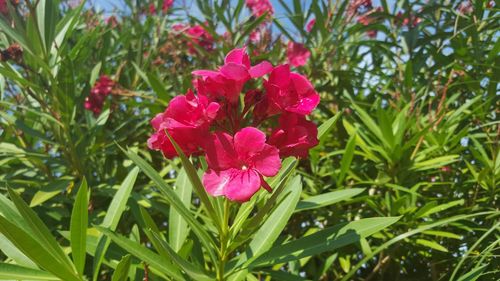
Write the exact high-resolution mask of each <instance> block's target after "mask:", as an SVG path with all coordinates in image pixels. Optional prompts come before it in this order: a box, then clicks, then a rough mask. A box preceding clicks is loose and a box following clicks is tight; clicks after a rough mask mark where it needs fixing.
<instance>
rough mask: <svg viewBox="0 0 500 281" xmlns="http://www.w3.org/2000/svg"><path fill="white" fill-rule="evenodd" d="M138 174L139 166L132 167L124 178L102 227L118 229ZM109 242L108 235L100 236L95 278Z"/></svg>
mask: <svg viewBox="0 0 500 281" xmlns="http://www.w3.org/2000/svg"><path fill="white" fill-rule="evenodd" d="M138 174H139V168H137V167H136V168H134V169H132V170H131V171H130V172H129V174H128V175H127V177H126V178H125V179H124V180H123V182H122V184H121V186H120V188H119V189H118V191H117V192H116V194H115V196H113V199H112V200H111V203H110V204H109V208H108V211H107V212H106V216H105V217H104V220H103V222H102V224H101V226H102V227H106V228H109V229H110V230H112V231H114V230H115V229H116V226H117V225H118V222H119V221H120V218H121V216H122V214H123V211H125V207H126V205H127V201H128V198H129V197H130V193H131V192H132V189H133V187H134V184H135V180H136V179H137V175H138ZM109 242H110V241H109V239H108V238H107V237H103V236H99V239H98V242H97V248H96V251H95V254H94V264H93V269H94V270H93V272H94V274H93V277H92V278H93V280H97V277H98V276H99V272H100V270H99V269H100V267H101V264H102V261H103V259H104V255H105V254H106V251H107V250H108V247H109Z"/></svg>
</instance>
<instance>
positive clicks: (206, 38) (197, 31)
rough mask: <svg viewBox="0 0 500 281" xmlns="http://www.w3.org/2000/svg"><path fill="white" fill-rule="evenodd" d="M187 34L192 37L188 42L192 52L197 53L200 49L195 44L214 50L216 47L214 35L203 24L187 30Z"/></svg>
mask: <svg viewBox="0 0 500 281" xmlns="http://www.w3.org/2000/svg"><path fill="white" fill-rule="evenodd" d="M185 33H186V35H187V36H188V37H189V38H190V39H191V41H190V42H188V49H189V53H190V54H197V53H198V51H197V50H196V48H195V47H194V44H196V45H198V46H200V47H202V48H203V49H205V50H207V51H212V50H213V47H214V39H213V37H212V35H211V34H210V33H209V32H208V31H207V30H206V29H205V27H203V26H202V25H199V24H197V25H194V26H192V27H189V28H187V29H186V30H185Z"/></svg>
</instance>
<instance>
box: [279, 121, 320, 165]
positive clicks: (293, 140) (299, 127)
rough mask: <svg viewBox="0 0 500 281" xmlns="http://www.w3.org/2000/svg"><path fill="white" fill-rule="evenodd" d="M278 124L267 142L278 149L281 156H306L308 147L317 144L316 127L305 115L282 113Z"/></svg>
mask: <svg viewBox="0 0 500 281" xmlns="http://www.w3.org/2000/svg"><path fill="white" fill-rule="evenodd" d="M279 124H280V126H279V127H278V128H276V129H275V130H274V131H273V132H272V134H271V137H270V138H269V144H271V145H274V146H276V147H277V148H278V149H279V151H280V156H281V157H288V156H296V157H301V158H306V157H307V155H308V153H309V149H311V148H312V147H315V146H316V145H318V129H317V128H316V125H315V124H314V123H313V122H311V121H308V120H306V117H305V116H302V115H299V114H295V113H283V114H282V115H281V116H280V119H279Z"/></svg>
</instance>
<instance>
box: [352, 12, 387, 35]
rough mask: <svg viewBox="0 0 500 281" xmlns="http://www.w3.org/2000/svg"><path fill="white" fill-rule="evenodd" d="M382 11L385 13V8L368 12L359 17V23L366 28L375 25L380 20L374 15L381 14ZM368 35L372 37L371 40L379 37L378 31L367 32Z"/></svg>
mask: <svg viewBox="0 0 500 281" xmlns="http://www.w3.org/2000/svg"><path fill="white" fill-rule="evenodd" d="M382 11H383V8H382V7H378V8H376V9H373V10H371V11H369V12H367V13H365V14H363V15H361V16H359V17H358V23H359V24H362V25H364V26H370V25H372V24H374V23H376V22H377V20H378V19H377V16H376V15H375V14H374V13H379V12H382ZM366 35H368V37H370V38H375V37H377V30H375V29H373V30H368V31H366Z"/></svg>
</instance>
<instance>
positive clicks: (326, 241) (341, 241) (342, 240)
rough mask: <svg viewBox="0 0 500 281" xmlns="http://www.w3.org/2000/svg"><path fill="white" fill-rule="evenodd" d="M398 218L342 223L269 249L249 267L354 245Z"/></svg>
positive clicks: (276, 262) (286, 260)
mask: <svg viewBox="0 0 500 281" xmlns="http://www.w3.org/2000/svg"><path fill="white" fill-rule="evenodd" d="M399 219H400V217H379V218H367V219H361V220H358V221H353V222H349V223H342V224H339V225H336V226H333V227H330V228H328V229H325V230H321V231H318V232H316V233H314V234H311V235H308V236H305V237H302V238H299V239H297V240H293V241H290V242H287V243H285V244H282V245H279V246H276V247H273V248H271V249H270V250H269V251H267V252H266V253H265V254H263V255H262V256H261V257H260V258H258V259H257V260H255V261H254V262H253V263H252V265H251V266H252V267H257V266H267V265H273V264H278V263H284V262H288V261H292V260H298V259H301V258H304V257H308V256H312V255H318V254H320V253H323V252H326V251H332V250H335V249H338V248H340V247H344V246H346V245H349V244H352V243H356V242H358V241H360V239H361V238H364V237H368V236H370V235H372V234H374V233H376V232H379V231H380V230H382V229H384V228H386V227H388V226H390V225H392V224H394V223H395V222H397V221H398V220H399Z"/></svg>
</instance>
